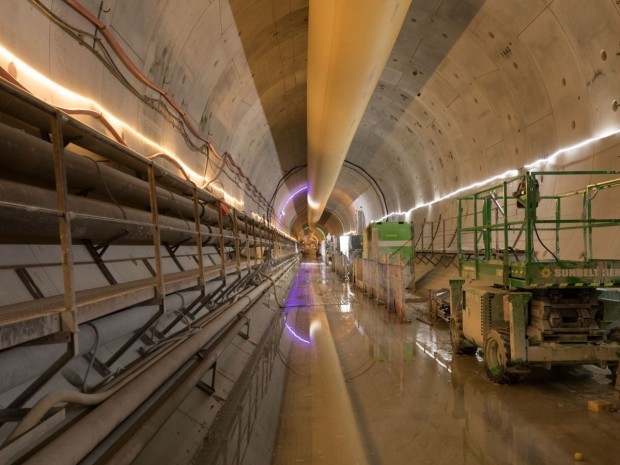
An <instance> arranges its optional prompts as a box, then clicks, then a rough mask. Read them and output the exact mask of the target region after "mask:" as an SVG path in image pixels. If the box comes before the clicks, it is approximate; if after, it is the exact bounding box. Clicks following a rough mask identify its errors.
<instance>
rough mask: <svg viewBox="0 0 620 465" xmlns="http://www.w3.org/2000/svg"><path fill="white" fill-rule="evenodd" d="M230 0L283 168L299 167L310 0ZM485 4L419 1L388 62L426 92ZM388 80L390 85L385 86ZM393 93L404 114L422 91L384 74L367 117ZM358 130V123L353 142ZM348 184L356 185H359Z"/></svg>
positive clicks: (357, 159)
mask: <svg viewBox="0 0 620 465" xmlns="http://www.w3.org/2000/svg"><path fill="white" fill-rule="evenodd" d="M229 1H230V6H231V9H232V13H233V16H234V19H235V22H236V25H237V29H238V31H239V37H240V39H241V43H242V45H243V48H244V51H245V55H246V59H247V62H248V65H249V68H250V70H251V73H252V77H253V79H254V84H255V87H256V90H257V93H258V96H259V98H260V100H261V104H262V107H263V110H264V113H265V116H266V119H267V122H268V124H269V127H270V130H271V134H272V136H273V140H274V143H275V147H276V150H277V152H278V158H279V162H280V166H281V168H282V174H283V175H284V174H285V173H287V172H288V171H289V170H291V169H292V168H294V167H296V166H300V165H305V163H306V158H307V141H306V138H307V134H306V113H307V111H306V76H307V50H308V43H307V41H308V2H307V1H304V0H301V1H295V2H289V1H273V0H254V1H251V2H249V1H248V0H229ZM483 3H484V0H414V1H413V3H412V6H411V8H410V9H409V12H408V13H407V16H406V19H405V23H404V25H403V28H402V30H401V32H400V35H399V37H398V39H397V43H396V47H395V49H394V51H393V52H392V54H391V56H390V58H389V61H388V63H387V66H386V68H390V69H393V70H396V72H401V73H403V76H404V75H405V74H409V76H413V77H415V82H416V83H417V85H418V86H419V88H420V91H419V92H423V87H424V84H425V82H426V80H428V78H429V77H430V76H431V75H432V74H433V72H434V71H435V70H436V69H437V68H438V66H439V65H440V64H441V62H442V61H443V59H444V58H445V56H446V55H447V54H448V52H449V51H450V50H451V48H452V46H453V45H454V43H455V42H456V41H457V40H458V39H459V37H460V36H461V34H462V33H463V32H464V31H465V30H466V29H467V27H468V25H469V24H470V22H471V20H472V19H473V18H474V17H475V15H476V14H477V12H478V11H479V9H480V8H481V6H482V5H483ZM444 29H445V30H446V31H449V34H447V33H446V32H444V31H443V30H444ZM438 39H440V40H438ZM403 55H405V56H409V57H410V59H409V63H403V62H402V60H400V61H399V58H400V57H402V56H403ZM414 62H420V63H423V65H424V71H421V70H420V69H417V67H416V66H415V65H414ZM389 87H391V92H386V89H387V90H389V89H388V88H389ZM390 94H392V96H395V97H394V98H393V99H391V100H396V99H398V100H397V102H398V104H399V105H400V106H401V110H402V112H401V114H404V113H405V112H406V111H407V108H408V106H409V105H410V104H412V103H414V102H415V98H416V95H411V94H410V93H408V92H405V91H403V90H401V89H399V88H398V85H397V84H396V85H391V84H388V83H386V82H384V81H379V83H378V85H377V88H376V89H375V91H374V93H373V96H372V98H371V100H370V103H369V106H368V108H367V109H366V113H365V115H364V117H363V118H362V124H363V123H364V121H373V120H374V119H375V118H374V117H373V113H374V112H375V111H380V110H379V109H380V107H381V105H380V104H381V101H382V100H384V99H385V98H389V97H388V96H389V95H390ZM396 121H398V117H395V116H393V115H390V120H389V121H388V122H387V123H385V124H383V125H382V127H381V129H382V130H385V131H386V133H387V134H390V133H391V131H392V127H393V126H394V124H395V123H396ZM359 133H360V131H359V130H358V133H357V134H356V136H355V138H354V144H355V142H356V139H358V137H359ZM356 155H357V156H356ZM373 155H374V154H372V153H371V154H370V155H369V156H366V157H365V156H364V153H361V154H356V153H354V154H351V153H350V154H349V156H348V159H349V161H351V162H354V163H356V164H358V165H360V166H362V167H363V168H366V169H370V167H369V165H370V162H371V161H372V156H373ZM369 157H370V158H369ZM372 174H373V176H375V177H376V178H377V179H380V177H381V176H377V175H381V173H377V172H375V173H372ZM362 182H364V181H363V180H362ZM285 185H286V186H287V187H288V189H289V190H291V189H294V188H298V187H299V184H298V180H295V177H291V178H290V179H287V180H286V181H285ZM341 187H342V189H344V190H352V191H354V190H356V189H354V188H353V186H341ZM347 187H349V189H347ZM379 187H380V189H381V190H385V189H386V188H390V189H394V188H395V186H386V185H384V186H379ZM301 205H302V204H301V202H295V204H294V207H295V214H296V215H301V214H302V209H301V208H300V207H301ZM387 207H388V208H389V209H390V210H394V209H395V208H396V207H397V205H395V204H393V205H390V204H388V205H387Z"/></svg>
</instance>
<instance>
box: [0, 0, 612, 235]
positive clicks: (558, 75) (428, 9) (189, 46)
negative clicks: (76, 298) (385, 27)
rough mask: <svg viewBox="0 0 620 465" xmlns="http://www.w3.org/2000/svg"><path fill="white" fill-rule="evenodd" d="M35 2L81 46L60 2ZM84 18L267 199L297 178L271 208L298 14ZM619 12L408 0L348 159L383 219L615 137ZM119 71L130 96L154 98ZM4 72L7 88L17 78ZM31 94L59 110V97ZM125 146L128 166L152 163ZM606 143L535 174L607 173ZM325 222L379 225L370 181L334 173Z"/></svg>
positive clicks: (111, 12)
mask: <svg viewBox="0 0 620 465" xmlns="http://www.w3.org/2000/svg"><path fill="white" fill-rule="evenodd" d="M44 4H45V5H46V6H47V7H49V8H50V9H51V10H52V11H53V13H54V14H56V15H57V16H58V17H60V18H62V19H63V20H65V21H67V22H68V23H70V24H71V25H72V26H75V27H77V28H80V29H82V30H85V31H88V32H90V33H94V28H93V27H92V25H90V24H89V23H87V22H86V21H85V20H84V19H83V18H82V17H80V16H79V15H78V14H77V13H76V12H75V11H74V10H73V9H71V8H70V7H69V6H68V5H67V4H66V3H64V2H62V1H59V0H53V1H48V2H44ZM83 4H84V6H85V7H86V8H88V9H89V10H90V11H91V12H92V13H93V14H95V15H99V17H100V19H101V21H103V23H104V24H105V25H106V27H107V28H108V29H109V30H110V31H111V32H112V34H113V35H114V36H115V37H116V38H117V39H118V40H119V42H120V43H121V45H122V46H123V48H124V49H125V51H126V52H127V53H128V54H129V56H130V58H131V59H132V60H133V62H134V63H135V64H136V65H137V66H138V68H139V69H140V70H141V71H142V72H143V73H144V74H145V75H146V76H147V77H148V78H149V79H151V80H152V81H153V82H154V83H156V84H157V85H159V86H162V87H163V88H164V89H165V90H166V91H167V92H168V93H169V94H170V95H172V97H173V98H174V99H175V100H176V101H177V102H178V103H179V104H180V105H181V107H182V108H183V109H185V110H186V111H187V112H188V114H189V115H190V118H191V120H192V121H193V123H194V124H195V126H196V127H197V128H199V130H200V131H201V132H202V133H203V134H204V135H206V136H208V137H209V138H210V139H211V140H212V141H213V143H214V144H215V146H216V147H217V149H218V151H219V152H220V153H224V152H225V151H229V152H230V153H231V154H232V155H233V157H234V158H235V160H236V162H237V163H238V164H239V165H240V166H241V167H242V169H243V170H244V172H245V173H248V174H249V177H250V178H251V180H252V182H253V183H254V184H255V185H256V186H257V188H258V190H259V191H260V192H261V193H263V195H264V196H265V197H267V198H270V197H271V195H272V194H273V193H274V186H275V185H276V184H277V183H278V181H279V180H280V178H281V177H283V175H284V174H285V173H286V172H287V171H289V170H290V169H292V168H294V167H297V166H302V168H301V170H300V171H299V172H298V173H297V174H296V175H294V176H291V177H290V178H288V179H287V181H286V182H285V183H284V185H283V187H282V188H281V189H280V190H279V191H278V192H277V195H276V198H275V202H274V206H275V208H276V210H278V208H280V207H281V206H282V205H283V204H284V203H285V201H286V199H287V198H288V197H289V196H290V195H291V194H292V193H293V192H295V191H296V189H298V188H299V187H300V186H302V185H303V182H304V178H305V175H304V171H303V165H304V164H305V157H306V143H305V131H306V129H305V124H306V118H305V111H306V103H305V88H306V56H307V13H308V2H307V0H306V1H304V0H300V1H292V2H291V1H289V0H278V1H271V0H269V1H267V0H253V1H251V2H248V1H246V0H244V1H242V0H230V1H225V0H222V1H219V2H207V3H206V4H205V2H200V1H187V2H184V3H183V7H182V8H180V7H179V6H178V4H177V2H173V1H165V0H161V1H152V2H147V3H144V2H123V1H114V0H111V1H107V2H104V4H102V5H100V2H95V1H84V2H83ZM100 6H101V8H100ZM0 8H1V9H2V13H3V14H1V15H0V26H1V27H0V31H1V32H0V45H2V46H3V47H5V48H6V49H8V50H9V51H10V52H12V53H13V54H15V55H16V56H17V57H18V58H20V59H22V60H24V61H25V62H26V63H28V64H30V65H31V66H32V67H34V68H35V69H37V70H39V71H40V72H41V73H43V74H45V75H46V76H49V77H50V78H51V79H52V80H54V81H56V82H58V83H60V84H62V85H63V86H65V87H66V88H69V89H71V90H73V91H75V92H77V93H79V94H81V95H84V96H88V97H91V98H93V99H94V100H96V101H98V102H101V103H102V104H103V105H104V106H105V107H106V108H107V109H109V110H110V111H111V112H112V113H113V114H114V115H116V116H118V117H119V118H122V119H124V120H125V121H127V122H128V123H129V124H131V125H132V126H134V127H135V128H136V129H138V130H139V131H140V132H141V133H143V134H144V135H146V136H148V137H150V138H152V139H153V140H155V141H156V142H158V143H159V144H161V145H162V146H164V147H165V148H167V149H170V150H172V151H173V152H175V153H176V154H178V155H179V157H180V158H182V159H183V161H184V162H185V163H186V164H187V165H189V166H190V167H192V169H194V170H195V171H197V172H204V171H205V167H206V163H205V159H204V156H202V155H200V154H196V153H194V152H192V151H191V150H189V149H188V147H187V146H186V144H185V143H184V141H183V140H182V137H181V136H180V135H179V133H178V132H177V131H176V130H175V129H173V128H172V127H171V125H170V124H169V123H168V122H167V121H166V120H165V118H164V117H163V116H162V115H160V114H159V113H157V112H156V111H154V110H153V109H151V108H149V107H147V106H146V105H145V104H144V103H143V102H141V101H140V100H139V99H138V98H137V97H136V96H135V95H133V94H131V93H130V92H129V91H128V90H127V89H126V88H125V87H124V86H123V85H122V84H121V83H120V82H119V81H118V80H117V79H116V78H115V77H113V76H112V75H111V73H110V72H109V71H108V70H107V69H106V68H105V67H104V66H103V64H102V63H101V62H100V61H99V60H98V59H97V58H95V56H94V55H93V54H92V53H91V52H89V51H88V50H87V48H86V47H84V46H81V45H80V44H78V43H77V42H76V41H75V40H73V39H72V38H70V37H69V36H68V35H67V34H66V33H65V32H63V31H62V30H61V29H60V28H59V27H58V26H57V25H56V24H53V23H52V22H50V20H49V19H48V18H47V17H46V16H44V15H43V14H41V12H40V11H38V10H36V9H35V8H34V7H33V4H32V3H30V2H23V1H18V0H8V1H6V2H2V5H1V6H0ZM619 8H620V7H619V6H618V5H616V3H615V2H613V1H611V0H610V1H600V2H589V3H588V7H587V8H584V6H583V2H581V1H579V0H559V1H554V2H549V1H543V0H540V1H528V2H510V1H507V0H488V1H475V0H468V1H462V0H450V1H444V2H439V1H431V0H419V1H415V2H414V3H413V5H412V7H411V9H410V11H409V13H408V15H407V18H406V21H405V24H404V26H403V29H402V31H401V33H400V36H399V38H398V40H397V43H396V46H395V48H394V50H393V52H392V54H391V56H390V59H389V61H388V65H387V67H386V69H385V70H384V72H383V75H382V77H381V80H380V82H379V85H378V86H377V88H376V90H375V92H374V95H373V97H372V99H371V102H370V105H369V107H368V108H367V110H366V113H365V115H364V118H363V120H362V123H361V125H360V128H359V130H358V132H357V134H356V136H355V138H354V141H353V144H352V147H351V149H350V151H349V154H348V157H347V159H348V160H349V161H351V162H353V163H355V164H356V165H359V166H361V167H363V168H364V169H365V170H366V172H367V173H368V174H369V175H370V176H371V177H372V178H373V179H374V180H375V181H376V183H377V185H378V186H379V188H380V191H381V193H382V195H383V196H384V197H385V202H386V204H387V209H388V211H399V210H402V211H406V210H408V209H410V208H411V207H413V206H414V205H416V204H419V203H423V202H428V201H430V200H434V199H436V198H439V197H442V196H444V195H446V194H448V193H450V192H452V191H453V190H455V189H457V188H459V187H463V186H467V185H469V184H471V183H473V182H477V181H480V180H483V179H486V178H488V177H490V176H493V175H496V174H499V173H502V172H504V171H506V170H508V169H519V168H521V167H523V165H525V164H527V163H531V162H533V161H535V160H537V159H539V158H543V157H545V156H548V155H550V154H552V153H554V152H555V151H556V150H558V149H560V148H562V147H567V146H571V145H574V144H576V143H579V142H581V141H584V140H587V139H589V138H593V137H598V136H600V135H601V134H604V133H609V132H610V131H614V130H616V129H618V128H620V116H619V114H618V112H616V109H617V104H615V103H614V102H615V101H616V100H617V99H618V97H619V95H620V81H619V80H618V78H617V68H618V59H619V56H618V52H619V50H618V49H619V45H618V40H617V37H618V34H617V33H618V31H619V30H620V18H619V11H620V10H619ZM89 40H91V41H92V39H89ZM3 60H4V61H7V59H6V58H3ZM1 65H2V66H3V67H5V68H7V69H9V68H10V66H9V63H7V62H3V63H1ZM120 68H121V71H122V72H123V74H124V75H125V76H128V80H129V81H130V82H131V83H132V84H133V85H135V86H136V88H137V89H138V90H139V91H140V92H141V93H143V94H145V95H147V96H149V97H155V95H154V93H153V92H152V91H151V90H148V89H146V88H145V86H144V85H142V84H140V83H138V82H136V80H135V78H133V77H131V76H130V75H129V73H128V72H126V70H124V69H123V68H122V67H120ZM16 73H17V78H18V79H20V69H19V66H17V69H16ZM41 92H42V93H43V95H42V96H43V97H44V98H45V99H46V100H48V101H51V102H54V103H63V102H62V100H63V96H62V94H61V93H58V92H53V91H49V90H48V91H45V90H43V91H41ZM89 123H91V124H93V121H90V122H89ZM94 124H98V123H94ZM126 137H127V139H128V141H129V143H130V145H133V146H136V147H135V148H137V149H138V150H139V151H140V152H141V153H150V152H151V151H152V149H151V148H149V147H148V146H147V145H146V144H145V143H144V142H142V141H140V140H137V139H136V138H135V137H132V136H131V134H126ZM617 143H618V137H617V136H611V137H607V138H606V139H604V140H601V141H599V142H596V143H592V144H588V145H587V146H584V147H582V148H580V149H578V150H574V151H571V152H569V153H566V154H564V155H561V156H559V157H558V158H556V159H555V160H554V161H553V162H552V163H548V164H545V165H541V166H540V167H541V168H546V169H617V168H618V167H619V165H618V161H617V154H616V152H617V148H616V145H617ZM206 168H207V173H208V175H213V173H212V172H211V171H210V170H211V169H212V167H206ZM582 181H583V182H581V184H583V185H585V184H586V183H587V182H589V179H586V178H585V177H584V178H583V179H582ZM222 183H223V185H224V188H225V189H226V191H227V192H229V193H230V194H231V195H232V196H235V197H238V198H243V200H244V201H245V205H244V209H246V210H247V211H256V212H257V213H261V212H260V209H259V207H258V206H256V205H255V204H254V203H253V202H252V201H251V200H250V199H249V197H248V196H247V195H245V194H244V193H243V192H242V191H241V189H240V188H239V187H238V186H236V185H235V184H234V183H233V182H231V181H230V180H229V179H227V178H226V177H223V179H222ZM545 189H549V190H550V191H553V190H556V188H555V186H549V187H547V186H545ZM339 193H340V194H339ZM303 198H304V196H303V195H301V196H299V200H297V201H293V202H291V203H290V204H289V207H288V208H287V210H288V211H287V212H286V215H285V216H284V217H283V218H282V222H283V225H284V226H285V227H292V228H293V229H294V231H292V233H293V234H295V233H296V232H298V231H299V229H300V228H302V227H303V225H304V221H303V217H304V215H305V205H304V202H303ZM327 208H328V213H326V214H325V216H324V218H323V219H322V221H321V223H322V224H323V225H325V224H328V226H329V227H328V228H327V229H329V230H331V232H334V233H339V232H344V231H347V230H350V229H353V228H354V226H355V218H354V213H355V211H356V210H358V209H359V208H362V209H363V210H364V212H365V216H366V218H367V219H368V220H371V219H376V218H379V217H381V216H383V215H384V214H385V212H384V211H383V209H382V207H381V202H380V199H379V194H378V193H377V192H375V191H374V190H373V188H372V186H371V184H370V183H369V182H368V181H367V180H366V179H364V178H363V177H362V176H360V175H359V174H356V173H355V172H353V171H352V170H347V169H343V170H342V174H341V176H340V179H339V181H338V183H337V191H336V193H335V194H334V195H333V196H332V198H331V199H330V202H329V203H328V206H327ZM330 212H331V213H330ZM440 214H442V215H443V217H444V218H445V217H450V216H454V214H455V207H454V203H453V202H450V201H447V202H444V203H442V204H439V205H436V206H434V207H433V208H431V209H420V210H417V211H416V212H415V215H413V216H414V218H413V219H414V221H417V222H418V221H421V220H422V219H423V218H426V219H427V220H432V219H436V218H438V217H439V215H440ZM409 216H412V215H409ZM335 218H336V219H335ZM408 219H409V218H408ZM340 228H342V231H338V229H340Z"/></svg>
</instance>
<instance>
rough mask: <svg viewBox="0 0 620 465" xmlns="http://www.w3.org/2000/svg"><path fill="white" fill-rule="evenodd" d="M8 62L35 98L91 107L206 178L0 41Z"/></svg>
mask: <svg viewBox="0 0 620 465" xmlns="http://www.w3.org/2000/svg"><path fill="white" fill-rule="evenodd" d="M10 63H13V65H14V66H15V68H16V69H17V75H18V78H19V81H20V83H21V84H22V85H23V86H24V87H26V88H27V89H28V90H29V91H31V92H32V93H33V95H35V96H37V97H38V98H40V99H42V100H44V101H49V100H50V98H51V100H53V102H50V103H52V104H56V105H60V104H62V105H61V106H65V107H78V108H82V109H89V110H95V111H97V112H99V113H101V114H102V116H103V117H104V118H105V119H106V120H108V122H109V123H110V124H112V126H114V127H115V129H117V131H118V132H119V133H120V132H121V131H122V130H125V131H126V132H130V133H131V134H132V135H133V136H135V137H136V138H138V139H139V140H141V141H142V142H144V143H146V144H148V145H150V146H151V147H152V148H153V149H154V151H156V152H163V153H165V154H166V155H169V156H170V157H171V158H174V159H175V161H177V162H178V163H179V165H180V166H181V167H182V168H183V169H184V170H185V172H186V173H187V174H188V175H189V176H190V178H191V180H192V181H193V182H195V183H196V184H198V185H200V184H203V183H205V182H208V181H209V180H208V179H207V178H205V177H204V176H202V175H201V174H199V173H197V172H195V171H194V170H192V169H191V168H190V167H189V166H187V165H186V164H185V163H183V161H182V160H181V159H180V158H179V156H177V155H176V154H175V153H174V152H173V151H171V150H168V149H166V148H165V147H162V146H161V145H159V144H158V143H156V142H155V141H153V140H151V139H149V138H148V137H146V136H144V135H143V134H142V133H140V132H138V131H137V130H136V129H134V128H133V127H132V126H130V125H129V124H127V123H125V122H124V121H122V120H121V119H119V118H117V117H116V116H114V115H113V114H112V113H110V112H109V111H108V110H106V109H105V108H104V107H103V106H102V105H101V104H100V103H98V102H97V101H95V100H93V99H90V98H87V97H84V96H82V95H80V94H77V93H75V92H73V91H71V90H69V89H67V88H65V87H63V86H61V85H60V84H58V83H56V82H54V81H52V80H51V79H50V78H48V77H46V76H44V75H43V74H41V73H39V72H38V71H36V70H35V69H34V68H32V67H31V66H29V65H27V64H26V63H24V62H23V61H22V60H20V59H19V58H17V57H16V56H15V55H13V54H12V53H11V52H9V51H8V50H7V49H6V48H5V47H3V46H2V45H0V65H2V66H3V67H5V68H6V69H8V68H9V66H8V65H9V64H10ZM48 94H51V95H50V98H46V95H48ZM54 97H59V99H60V100H61V102H58V101H56V100H58V98H54ZM211 187H212V188H213V189H214V190H216V191H217V192H219V193H220V194H221V195H223V197H224V200H225V201H226V202H228V203H230V204H232V205H233V206H235V208H239V209H240V208H242V207H243V205H244V203H243V201H241V200H239V199H237V198H235V197H233V196H231V195H230V194H228V193H227V192H226V191H225V190H223V189H221V188H220V187H218V186H216V185H213V184H211Z"/></svg>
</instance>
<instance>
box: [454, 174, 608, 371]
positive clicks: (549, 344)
mask: <svg viewBox="0 0 620 465" xmlns="http://www.w3.org/2000/svg"><path fill="white" fill-rule="evenodd" d="M618 174H620V171H563V172H543V171H532V172H526V173H524V174H521V175H519V176H516V177H514V178H510V179H506V180H504V181H502V182H501V183H498V184H495V185H493V186H490V187H487V188H485V189H483V190H480V191H478V192H475V193H473V194H469V195H466V196H463V197H460V198H459V199H458V235H457V237H458V254H459V274H460V276H461V277H460V278H459V279H453V280H451V282H450V290H451V297H450V300H451V309H452V311H451V322H450V330H451V337H452V345H453V349H454V350H455V351H456V352H468V351H475V350H476V349H477V348H481V349H482V350H483V352H484V355H485V363H486V371H487V374H488V375H489V377H490V379H491V380H493V381H496V382H514V381H516V380H518V379H520V378H521V376H522V375H523V374H524V373H526V372H527V370H528V367H529V366H530V365H543V366H546V367H550V366H551V365H552V364H558V363H580V364H589V363H595V364H598V365H601V366H608V367H609V368H610V369H611V370H612V372H614V373H615V371H616V369H617V365H618V360H619V359H620V334H619V333H620V318H618V315H617V313H618V312H617V311H616V310H615V309H614V308H613V305H612V304H609V303H603V302H601V301H599V298H598V297H599V296H600V294H601V292H602V291H601V290H603V289H606V290H608V291H609V292H611V294H614V292H615V291H618V290H620V234H618V233H620V215H618V212H619V210H620V209H619V208H618V205H620V202H619V200H620V195H618V194H620V190H618V189H616V188H618V187H620V178H617V175H618ZM614 176H616V177H615V178H614V179H609V178H611V177H614ZM584 180H587V181H585V183H586V184H587V186H586V187H585V188H583V189H578V190H574V189H573V186H574V185H583V184H584ZM599 180H600V181H599ZM593 181H596V182H593ZM580 182H581V184H579V183H580ZM564 187H567V188H568V189H566V191H565V192H564V193H562V194H548V195H546V194H545V193H544V192H545V191H546V190H547V188H548V190H550V191H554V192H555V191H558V190H560V189H563V188H564ZM609 212H615V213H616V215H615V216H617V217H613V215H609ZM616 238H618V239H617V240H616ZM609 292H608V293H609ZM612 300H613V299H612ZM608 301H609V299H608ZM606 302H607V301H606Z"/></svg>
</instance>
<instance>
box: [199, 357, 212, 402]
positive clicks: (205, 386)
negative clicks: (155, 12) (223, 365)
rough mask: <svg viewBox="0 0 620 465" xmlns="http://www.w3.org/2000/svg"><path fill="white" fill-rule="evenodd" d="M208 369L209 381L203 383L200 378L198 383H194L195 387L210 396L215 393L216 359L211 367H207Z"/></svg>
mask: <svg viewBox="0 0 620 465" xmlns="http://www.w3.org/2000/svg"><path fill="white" fill-rule="evenodd" d="M209 371H210V372H211V381H210V382H208V383H205V382H204V381H202V380H200V381H198V384H196V387H197V388H198V389H200V390H201V391H203V392H204V393H205V394H207V395H208V396H212V395H213V394H214V393H215V374H216V373H217V361H216V362H215V363H213V365H212V366H211V368H209Z"/></svg>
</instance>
